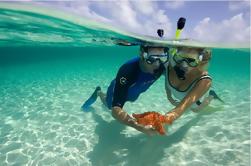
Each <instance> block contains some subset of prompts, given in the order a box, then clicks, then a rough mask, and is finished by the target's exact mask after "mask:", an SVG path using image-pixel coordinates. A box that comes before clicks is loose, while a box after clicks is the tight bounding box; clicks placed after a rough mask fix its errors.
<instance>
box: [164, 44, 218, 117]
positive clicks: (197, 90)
mask: <svg viewBox="0 0 251 166" xmlns="http://www.w3.org/2000/svg"><path fill="white" fill-rule="evenodd" d="M170 50H172V57H171V55H170V60H169V65H168V68H167V70H166V81H165V87H166V94H167V98H168V100H169V101H170V102H171V103H172V104H173V105H174V106H176V107H175V108H174V109H173V110H172V111H171V112H168V113H167V114H166V116H167V117H168V118H170V120H172V121H173V120H175V119H177V118H178V117H180V116H181V115H182V114H183V113H184V112H185V111H186V110H187V109H188V108H191V109H192V110H193V111H194V112H197V111H199V110H201V109H203V108H204V107H206V106H207V105H208V104H209V103H210V102H211V101H212V100H213V99H218V100H220V101H221V102H223V101H222V100H221V99H220V98H219V97H218V96H217V95H216V93H215V92H214V91H213V90H209V89H210V87H211V84H212V78H211V77H210V76H209V75H208V72H207V66H208V63H209V61H210V59H211V50H210V49H207V48H189V47H178V48H175V49H170ZM207 93H208V95H207ZM173 96H174V97H175V99H178V100H175V99H174V98H173Z"/></svg>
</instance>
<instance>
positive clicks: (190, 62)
mask: <svg viewBox="0 0 251 166" xmlns="http://www.w3.org/2000/svg"><path fill="white" fill-rule="evenodd" d="M173 59H174V61H175V62H176V63H178V64H180V63H181V62H183V61H185V62H186V63H187V64H188V65H189V66H191V67H196V66H198V62H197V60H196V59H193V58H188V57H187V56H185V55H180V54H175V55H174V57H173Z"/></svg>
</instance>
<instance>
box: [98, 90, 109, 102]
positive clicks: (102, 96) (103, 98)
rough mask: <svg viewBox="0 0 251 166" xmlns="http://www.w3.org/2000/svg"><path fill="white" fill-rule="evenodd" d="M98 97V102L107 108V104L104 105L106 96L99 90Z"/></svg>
mask: <svg viewBox="0 0 251 166" xmlns="http://www.w3.org/2000/svg"><path fill="white" fill-rule="evenodd" d="M97 94H98V96H99V98H100V100H101V101H102V103H103V104H104V105H105V106H107V103H106V94H105V93H103V92H102V91H101V90H99V91H98V93H97Z"/></svg>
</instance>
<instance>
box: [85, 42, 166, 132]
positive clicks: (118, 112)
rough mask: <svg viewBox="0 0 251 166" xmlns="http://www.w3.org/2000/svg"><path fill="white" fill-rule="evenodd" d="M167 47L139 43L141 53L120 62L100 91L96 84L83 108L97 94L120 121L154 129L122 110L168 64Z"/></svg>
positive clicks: (135, 98) (159, 74)
mask: <svg viewBox="0 0 251 166" xmlns="http://www.w3.org/2000/svg"><path fill="white" fill-rule="evenodd" d="M168 59H169V55H168V48H163V47H152V46H141V47H140V56H139V57H136V58H134V59H132V60H130V61H128V62H126V63H125V64H123V65H122V66H121V67H120V69H119V71H118V73H117V76H116V78H115V79H114V80H112V82H111V84H110V86H109V87H108V90H107V93H106V94H105V93H103V92H102V91H101V88H100V87H99V86H98V87H97V88H96V90H95V91H94V93H93V94H92V96H91V97H90V98H89V99H88V100H87V101H86V102H85V103H84V104H83V106H82V108H83V110H86V109H88V108H89V107H90V105H91V104H93V103H94V102H95V101H96V99H97V97H98V96H99V97H100V99H101V101H102V102H103V104H105V105H106V106H107V107H108V108H109V109H111V110H112V116H113V117H114V118H115V119H116V120H118V121H119V122H121V123H123V124H125V125H128V126H131V127H133V128H135V129H137V130H138V131H141V132H143V133H146V134H150V135H151V134H153V132H155V131H154V129H152V128H149V127H144V126H141V125H139V124H137V122H136V121H135V120H134V119H133V118H132V117H131V116H130V115H129V114H127V113H126V112H125V111H124V110H123V106H124V104H125V102H127V101H130V102H133V101H135V100H137V98H138V97H139V95H140V94H141V93H143V92H145V91H146V90H147V89H148V88H149V87H150V86H151V85H152V84H153V83H154V82H155V81H156V80H157V79H158V78H159V77H160V76H161V75H162V73H163V72H164V70H165V65H167V64H168Z"/></svg>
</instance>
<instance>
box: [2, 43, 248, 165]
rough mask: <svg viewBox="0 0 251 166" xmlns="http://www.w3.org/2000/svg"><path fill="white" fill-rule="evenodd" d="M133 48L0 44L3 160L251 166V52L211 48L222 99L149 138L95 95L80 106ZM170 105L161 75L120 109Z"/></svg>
mask: <svg viewBox="0 0 251 166" xmlns="http://www.w3.org/2000/svg"><path fill="white" fill-rule="evenodd" d="M137 51H138V50H137V48H133V47H131V48H129V47H99V48H35V47H34V48H24V47H23V48H15V49H13V48H1V53H3V54H1V68H0V78H1V83H0V93H1V95H0V111H1V114H0V119H1V121H0V126H1V128H0V142H1V144H0V161H1V165H13V164H17V165H23V164H28V165H36V164H38V165H45V164H54V165H95V166H96V165H143V164H146V165H156V164H159V165H167V164H170V165H188V164H189V165H215V164H217V165H249V156H250V153H249V152H250V149H249V147H250V127H249V126H250V125H249V124H250V111H249V110H250V107H249V106H250V96H249V95H250V94H249V91H250V87H249V84H250V81H249V80H250V72H249V52H240V51H232V50H214V57H213V59H212V63H211V66H210V67H211V68H210V72H211V75H212V76H213V77H214V88H215V90H216V91H217V92H218V93H219V95H220V96H221V97H222V98H223V99H224V100H225V102H226V104H221V103H219V102H217V101H215V102H213V103H212V105H211V106H210V107H209V108H208V109H206V110H205V112H204V113H201V114H195V113H192V112H189V111H188V112H187V113H186V114H185V115H184V116H183V117H182V118H180V119H179V120H178V121H176V123H175V124H173V125H172V126H171V127H169V129H168V130H169V135H168V136H165V137H160V136H159V137H152V138H149V137H146V136H145V135H143V134H139V133H138V132H137V131H135V130H133V129H130V128H125V127H124V126H122V125H120V124H119V123H117V122H116V121H114V120H113V119H112V118H111V116H110V113H109V111H108V110H107V109H106V108H104V106H102V104H101V102H100V101H99V100H98V101H97V102H96V103H95V104H94V106H93V109H94V110H93V111H92V112H89V113H84V112H81V111H80V106H81V104H82V102H83V101H84V100H85V99H86V98H87V97H88V96H89V95H90V93H91V92H92V91H93V89H94V88H95V86H96V85H101V87H102V89H103V90H106V88H107V86H108V85H109V83H110V80H111V79H113V77H114V76H115V73H116V71H117V69H118V68H119V66H120V64H122V63H123V62H125V61H127V60H128V59H130V58H132V57H133V56H136V53H137ZM236 57H238V59H236ZM223 63H224V64H223ZM233 65H234V66H233ZM171 108H172V106H171V105H170V104H169V103H167V102H166V96H165V93H164V79H163V78H161V79H160V80H158V81H157V83H156V84H154V85H153V86H152V87H151V89H149V91H148V92H146V93H144V94H143V95H142V96H140V98H139V100H137V102H135V103H127V104H126V106H125V109H126V110H128V112H129V113H132V112H144V111H160V112H162V113H164V112H165V111H168V110H170V109H171Z"/></svg>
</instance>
